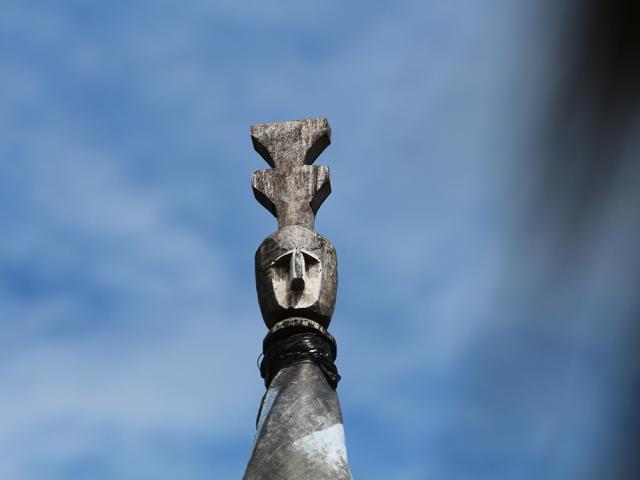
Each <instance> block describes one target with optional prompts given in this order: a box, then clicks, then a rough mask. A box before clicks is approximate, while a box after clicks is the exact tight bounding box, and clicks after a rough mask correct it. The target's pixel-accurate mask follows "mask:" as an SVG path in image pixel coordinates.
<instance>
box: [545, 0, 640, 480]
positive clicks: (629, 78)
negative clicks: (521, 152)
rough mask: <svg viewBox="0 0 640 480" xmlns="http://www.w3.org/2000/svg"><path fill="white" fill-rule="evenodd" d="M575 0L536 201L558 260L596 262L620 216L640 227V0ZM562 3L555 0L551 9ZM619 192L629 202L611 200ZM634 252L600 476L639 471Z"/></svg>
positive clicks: (639, 256)
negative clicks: (594, 253)
mask: <svg viewBox="0 0 640 480" xmlns="http://www.w3.org/2000/svg"><path fill="white" fill-rule="evenodd" d="M548 5H551V4H548ZM568 5H569V7H570V8H569V10H568V11H567V12H565V15H566V17H565V18H566V22H565V23H564V27H563V33H562V35H563V38H561V39H560V43H559V45H556V47H557V46H559V47H560V50H559V51H557V52H554V53H555V54H556V55H557V56H554V55H550V58H554V60H553V61H554V65H553V66H552V67H553V73H552V76H554V77H555V78H554V79H553V81H552V83H551V85H552V87H551V88H552V89H551V91H550V96H549V102H548V103H547V104H546V106H545V107H543V108H545V109H547V113H546V114H543V115H542V117H541V118H542V123H541V132H542V138H541V139H539V140H541V143H540V144H541V145H545V146H546V147H545V148H547V150H546V152H547V153H545V154H544V155H543V163H542V169H541V176H540V182H539V184H538V187H537V195H536V199H535V203H536V207H535V208H536V209H537V213H538V214H541V215H542V217H543V218H544V219H546V221H551V222H554V225H553V227H554V228H553V230H554V231H555V232H557V233H558V235H557V237H556V238H555V239H554V242H555V248H556V256H555V258H554V261H562V262H567V259H569V261H572V262H575V263H573V265H577V266H580V265H584V264H585V263H586V262H588V261H589V255H590V252H591V246H592V245H591V244H592V243H593V242H595V241H596V240H597V238H598V237H599V236H601V235H603V233H604V231H605V230H606V229H607V228H608V227H607V225H609V224H610V223H609V222H608V221H607V220H608V219H610V218H613V216H615V217H616V218H618V217H620V218H622V219H623V223H624V224H625V226H628V225H631V227H630V228H631V231H632V232H633V234H634V235H636V234H637V228H638V208H639V207H640V205H638V202H640V181H638V180H639V179H638V178H637V177H638V168H637V167H636V166H635V165H636V164H637V155H638V149H637V146H638V145H639V143H638V138H639V135H640V2H638V1H634V0H575V1H573V2H571V3H570V4H568ZM558 10H559V9H558V4H556V3H555V2H554V3H553V5H551V8H550V9H549V13H550V12H551V11H556V12H557V11H558ZM563 42H564V43H563ZM632 144H635V148H633V146H632ZM630 185H631V187H630ZM623 189H624V191H623ZM621 196H622V197H623V198H624V199H625V200H624V201H615V202H614V201H613V200H614V199H619V198H620V197H621ZM612 205H613V206H612ZM538 218H539V217H538ZM624 219H626V220H624ZM628 261H629V264H630V265H631V269H632V272H633V273H632V279H633V280H634V286H633V288H632V290H634V291H635V292H634V294H633V295H631V298H627V299H626V300H627V302H628V303H627V305H625V306H624V308H625V310H626V312H627V313H626V315H627V321H626V322H625V325H626V326H625V329H624V330H625V331H624V333H623V335H622V338H620V340H619V352H618V353H619V357H618V358H619V361H620V363H621V366H620V368H619V369H618V371H619V372H620V375H619V377H620V378H612V379H611V388H612V392H615V393H614V395H613V397H615V400H614V406H613V408H612V415H611V418H609V419H608V420H607V422H606V423H607V425H606V427H605V430H608V431H606V432H603V433H604V434H605V435H607V436H610V438H611V444H610V445H609V447H608V448H607V449H606V450H605V451H603V452H601V453H602V456H601V458H599V459H598V460H596V464H598V463H599V466H597V467H596V468H595V469H594V470H593V471H592V472H591V475H592V477H591V478H593V479H605V478H606V479H616V480H622V479H629V480H630V479H638V478H640V354H639V353H638V352H639V347H640V340H639V339H640V324H639V322H638V316H639V313H640V252H638V251H636V252H635V253H632V254H631V258H629V259H628ZM553 268H554V267H551V269H552V270H553ZM579 270H580V268H579V267H577V268H576V271H579Z"/></svg>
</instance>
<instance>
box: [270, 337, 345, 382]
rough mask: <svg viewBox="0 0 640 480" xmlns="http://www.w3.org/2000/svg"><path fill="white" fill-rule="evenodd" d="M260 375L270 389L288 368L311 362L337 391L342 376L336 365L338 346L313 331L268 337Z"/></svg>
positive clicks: (329, 338)
mask: <svg viewBox="0 0 640 480" xmlns="http://www.w3.org/2000/svg"><path fill="white" fill-rule="evenodd" d="M262 349H263V352H262V355H263V357H262V361H261V362H260V375H261V376H262V378H264V384H265V386H266V387H267V388H269V385H270V384H271V381H272V380H273V379H274V378H275V376H276V374H277V373H278V372H279V371H280V370H282V369H283V368H285V367H289V366H291V365H295V364H296V363H301V362H304V361H312V362H313V363H315V364H316V365H318V367H319V368H320V370H321V371H322V373H323V374H324V376H325V378H326V379H327V382H329V385H330V386H331V388H333V389H334V390H335V389H336V387H337V385H338V382H339V381H340V375H339V374H338V369H337V368H336V366H335V364H334V362H335V360H336V342H335V340H334V339H333V337H331V336H330V335H328V334H327V335H325V334H323V333H322V332H320V331H317V330H313V329H304V330H302V331H301V330H300V329H290V328H289V329H285V330H280V331H278V332H277V334H268V335H267V336H266V337H265V339H264V342H263V348H262Z"/></svg>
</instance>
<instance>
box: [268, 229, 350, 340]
mask: <svg viewBox="0 0 640 480" xmlns="http://www.w3.org/2000/svg"><path fill="white" fill-rule="evenodd" d="M336 267H337V265H336V253H335V249H334V247H333V245H331V243H330V242H329V241H328V240H326V239H325V238H324V237H322V236H321V235H319V234H317V233H316V232H314V231H313V230H310V229H308V228H306V227H302V226H297V225H294V226H289V227H286V228H283V229H281V230H278V231H277V232H275V233H274V234H272V235H270V236H269V237H267V238H266V239H265V241H264V242H262V245H260V248H258V251H257V252H256V287H257V291H258V302H259V304H260V310H261V312H262V316H263V318H264V321H265V323H266V324H267V326H268V327H269V328H271V327H272V326H273V325H274V324H275V323H277V322H278V321H279V320H283V319H285V318H289V317H304V318H309V319H311V320H315V321H317V322H318V323H320V324H321V325H323V326H325V327H327V326H328V325H329V322H330V321H331V315H332V314H333V309H334V306H335V299H336V290H337V280H338V279H337V268H336Z"/></svg>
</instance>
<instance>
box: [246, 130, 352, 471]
mask: <svg viewBox="0 0 640 480" xmlns="http://www.w3.org/2000/svg"><path fill="white" fill-rule="evenodd" d="M251 137H252V140H253V145H254V148H255V150H256V151H257V152H258V153H259V154H260V155H261V156H262V157H263V158H264V159H265V160H266V161H267V163H268V164H269V165H270V166H271V167H272V168H270V169H266V170H259V171H256V172H254V173H253V176H252V186H253V192H254V195H255V197H256V199H257V200H258V201H259V202H260V203H261V204H262V205H263V206H264V207H265V208H266V209H267V210H269V211H270V212H271V213H272V214H273V215H274V216H275V217H276V218H277V220H278V231H276V232H275V233H273V234H271V235H269V236H268V237H267V238H266V239H265V240H264V242H262V244H261V245H260V247H259V248H258V251H257V252H256V257H255V271H256V290H257V293H258V302H259V304H260V311H261V313H262V316H263V320H264V322H265V323H266V325H267V327H269V328H270V329H271V330H270V331H271V332H273V331H274V330H278V329H279V328H280V330H278V335H279V336H281V337H282V336H284V337H286V336H287V335H289V334H288V333H287V332H288V331H289V330H288V329H287V328H284V329H282V328H281V327H282V326H283V325H285V326H286V325H287V324H288V323H290V322H291V319H292V318H294V317H296V318H298V319H303V320H304V321H305V322H308V321H309V320H311V321H312V322H311V323H314V322H315V323H317V329H319V331H323V329H324V328H326V327H328V325H329V323H330V321H331V316H332V315H333V310H334V307H335V301H336V292H337V286H338V269H337V259H336V252H335V248H334V247H333V245H332V244H331V242H329V241H328V240H327V239H325V238H324V237H322V236H321V235H319V234H318V233H316V232H314V231H313V228H314V221H315V214H316V213H317V211H318V209H319V208H320V206H321V205H322V202H323V201H324V200H325V199H326V198H327V196H328V195H329V193H330V192H331V179H330V176H329V168H328V167H326V166H315V165H313V162H314V161H315V160H316V158H317V157H318V155H320V153H322V151H323V150H324V149H325V148H326V147H327V146H328V145H329V143H330V137H331V129H330V127H329V123H328V122H327V120H326V119H323V118H319V119H312V120H299V121H292V122H280V123H272V124H264V125H254V126H252V127H251ZM305 319H306V320H305ZM285 320H286V321H285ZM324 332H325V333H326V330H324ZM329 336H330V335H329ZM292 338H293V337H292ZM331 341H333V339H332V340H331ZM333 345H334V347H335V343H334V344H333ZM265 348H266V347H265ZM330 366H331V367H332V368H334V367H333V364H332V363H330ZM325 367H326V366H325V365H323V366H322V368H325ZM275 371H277V369H276V370H274V372H275ZM334 373H335V374H336V375H337V372H335V370H334ZM325 374H327V373H326V370H325V373H323V371H322V370H321V368H320V367H319V366H318V365H317V364H316V363H314V361H311V360H303V361H300V362H298V363H294V364H292V365H290V366H286V367H284V368H282V369H281V370H280V372H279V373H277V374H276V375H275V377H274V378H273V380H272V381H271V384H270V385H268V388H267V392H266V394H265V396H264V398H263V400H262V403H261V406H260V415H259V418H258V422H257V432H256V437H255V441H254V446H253V449H252V453H251V458H250V460H249V464H248V466H247V470H246V473H245V476H244V479H245V480H289V479H291V480H294V479H295V480H300V479H314V480H325V479H326V480H329V479H331V480H343V479H350V478H351V474H350V472H349V466H348V463H347V455H346V449H345V441H344V429H343V426H342V414H341V411H340V404H339V402H338V396H337V394H336V391H335V390H334V389H333V388H332V386H331V385H330V384H329V383H328V381H327V377H325ZM337 379H338V380H339V376H338V377H337ZM332 382H333V386H334V387H335V384H336V383H337V380H335V379H332Z"/></svg>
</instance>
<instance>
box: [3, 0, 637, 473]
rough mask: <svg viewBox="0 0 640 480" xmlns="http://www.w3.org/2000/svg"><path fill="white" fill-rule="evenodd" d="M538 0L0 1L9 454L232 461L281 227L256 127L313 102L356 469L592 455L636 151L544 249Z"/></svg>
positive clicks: (610, 381) (47, 458)
mask: <svg viewBox="0 0 640 480" xmlns="http://www.w3.org/2000/svg"><path fill="white" fill-rule="evenodd" d="M540 5H542V3H540V4H538V3H535V2H507V1H505V0H503V1H498V0H491V1H485V2H469V1H462V0H449V1H446V2H445V1H431V0H430V1H398V2H393V3H382V2H380V3H378V4H375V3H371V2H362V1H356V2H344V1H343V2H338V1H325V2H300V1H297V2H293V1H288V0H285V1H278V2H269V1H260V2H258V1H248V2H245V1H233V2H231V1H229V2H216V1H190V2H172V1H168V0H165V1H155V2H151V1H132V2H117V1H114V2H100V3H98V2H85V1H79V0H78V1H71V0H67V1H59V2H45V1H42V2H38V1H34V2H28V3H25V2H21V1H17V0H16V1H11V0H9V1H6V2H4V3H3V5H2V7H0V12H1V14H0V52H1V55H0V79H1V80H0V85H1V86H2V88H1V89H0V104H1V105H2V106H3V107H2V110H1V111H0V132H1V133H0V140H1V141H0V159H1V161H0V199H1V201H0V225H1V227H2V228H1V230H2V238H1V240H0V327H1V328H0V359H1V361H0V389H1V394H0V425H1V427H0V477H1V478H3V479H4V478H6V479H15V480H32V479H33V480H59V479H60V480H62V479H65V480H67V479H68V480H74V479H86V478H92V479H96V480H102V479H105V480H106V479H109V480H110V479H118V480H128V479H147V478H148V479H155V480H164V479H176V478H189V479H192V480H197V479H205V478H207V479H212V478H215V479H234V478H240V477H241V475H242V472H243V470H244V467H245V464H246V460H247V459H248V454H249V449H250V446H251V442H252V436H253V432H254V426H255V423H254V422H255V415H256V412H257V408H258V404H259V400H260V398H261V395H262V393H263V389H264V386H263V384H262V380H261V379H260V376H259V373H258V370H257V368H256V358H257V357H258V354H259V353H260V348H261V340H262V337H263V335H264V334H265V327H264V325H263V324H262V321H261V318H260V314H259V309H258V305H257V301H256V295H255V290H254V279H253V254H254V252H255V249H256V248H257V246H258V245H259V244H260V242H261V241H262V239H263V238H264V237H266V236H267V235H268V234H269V233H271V232H272V231H273V230H274V229H275V228H276V223H275V220H274V219H273V218H272V217H271V216H270V214H269V213H268V212H267V211H266V210H264V209H263V208H262V207H261V206H260V205H259V204H258V203H257V202H255V200H254V199H253V196H252V193H251V187H250V172H251V171H252V170H255V169H259V168H265V167H266V164H264V162H263V161H262V159H261V158H260V157H259V156H258V155H257V154H256V153H254V152H253V150H252V148H251V141H250V138H249V126H250V125H251V124H253V123H265V122H271V121H280V120H291V119H299V118H309V117H317V116H326V117H327V118H328V119H329V121H330V123H331V126H332V129H333V143H332V145H331V146H330V147H329V148H328V149H327V150H326V151H325V152H324V153H323V154H322V156H321V157H320V158H319V159H318V160H317V162H316V163H317V164H323V165H329V166H330V168H331V171H332V179H333V190H334V192H333V193H332V195H331V196H330V197H329V198H328V199H327V201H326V202H325V204H324V205H323V207H322V209H321V210H320V212H319V214H318V219H317V222H316V228H317V230H318V231H319V232H320V233H322V234H323V235H324V236H326V237H327V238H328V239H330V240H331V241H332V242H333V243H334V244H335V246H336V248H337V250H338V258H339V263H340V270H339V272H340V287H339V299H338V304H337V308H336V313H335V315H334V319H333V322H332V325H331V330H332V332H333V334H334V335H335V336H336V338H337V340H338V362H337V363H338V367H339V369H340V372H341V374H342V376H343V381H342V383H341V384H340V386H339V388H338V391H339V395H340V398H341V402H342V405H343V413H344V417H345V428H346V435H347V448H348V453H349V459H350V463H351V468H352V471H353V474H354V476H355V477H356V478H361V479H372V480H375V479H398V480H403V479H416V480H426V479H448V480H457V479H476V480H482V479H487V480H488V479H491V480H502V479H504V480H513V479H523V480H527V479H536V480H539V479H543V478H549V479H571V478H585V475H586V473H587V472H592V471H593V470H591V467H592V466H593V462H594V461H595V460H596V459H597V458H598V457H602V456H606V455H608V454H609V453H608V448H611V443H610V440H611V439H612V438H614V435H615V428H614V427H613V426H612V420H611V419H612V418H615V417H616V415H617V414H618V413H619V411H621V410H623V409H624V408H625V406H624V398H625V397H624V393H625V392H624V389H623V382H622V380H621V378H622V377H624V368H623V363H624V359H625V357H624V352H622V353H621V348H620V344H621V339H624V337H625V335H627V332H628V329H629V324H628V316H629V312H628V310H627V309H628V307H629V305H630V302H631V299H632V298H633V288H634V285H636V284H637V280H638V279H637V275H636V272H637V271H638V269H637V268H636V266H635V265H634V262H630V261H629V259H635V257H637V255H635V254H634V253H633V252H634V249H635V245H637V242H638V240H640V235H639V233H638V232H639V231H640V228H639V223H640V222H638V219H637V218H636V217H637V215H636V216H635V217H634V216H629V215H627V214H626V213H625V212H628V209H627V206H628V205H630V204H633V202H634V201H635V200H637V194H636V193H635V189H634V185H633V184H632V183H631V180H630V179H631V178H635V177H634V175H636V174H637V173H638V172H637V171H633V172H624V173H625V175H621V176H620V178H617V179H616V182H617V183H616V185H617V189H616V192H617V193H616V195H614V196H612V197H611V198H610V199H609V203H608V204H606V205H604V206H603V211H605V212H606V215H604V216H603V220H602V224H601V225H600V228H598V229H596V233H595V234H594V241H593V242H592V243H591V244H590V245H589V247H588V249H584V250H583V251H578V252H574V255H572V256H570V257H569V258H563V259H561V260H559V259H558V258H557V256H555V255H554V248H552V247H553V236H554V230H553V223H552V222H550V221H548V218H546V217H542V216H541V217H537V216H536V215H533V214H531V204H532V202H533V203H535V199H536V197H535V189H534V187H533V186H532V185H533V182H531V179H532V178H534V177H535V175H536V171H535V169H534V168H532V166H531V165H532V161H533V160H535V158H536V156H537V155H538V154H541V153H543V152H544V146H541V145H536V144H535V143H532V141H531V135H530V132H531V130H532V128H533V126H532V125H533V123H534V121H533V120H534V119H536V118H538V117H537V116H538V115H539V114H540V111H539V109H540V107H539V105H540V102H542V101H543V100H544V98H545V97H544V95H545V91H546V88H547V87H548V85H547V83H545V82H548V81H549V80H548V78H549V77H548V76H546V75H545V68H548V62H547V60H548V58H549V57H553V55H557V52H555V51H554V49H553V45H554V43H553V39H554V38H555V35H557V31H556V27H557V23H558V21H559V20H558V19H561V18H562V15H566V12H563V11H561V10H560V9H559V8H558V11H555V10H554V9H553V8H549V9H547V10H544V9H542V8H540ZM545 5H546V4H545ZM634 141H635V142H636V144H635V145H634V144H633V142H634ZM628 143H629V145H628V146H627V149H626V151H627V152H637V140H634V139H633V138H631V139H629V142H628ZM629 154H630V153H629ZM552 210H553V209H552ZM553 215H554V213H553V211H552V212H551V213H549V214H548V216H549V217H553Z"/></svg>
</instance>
